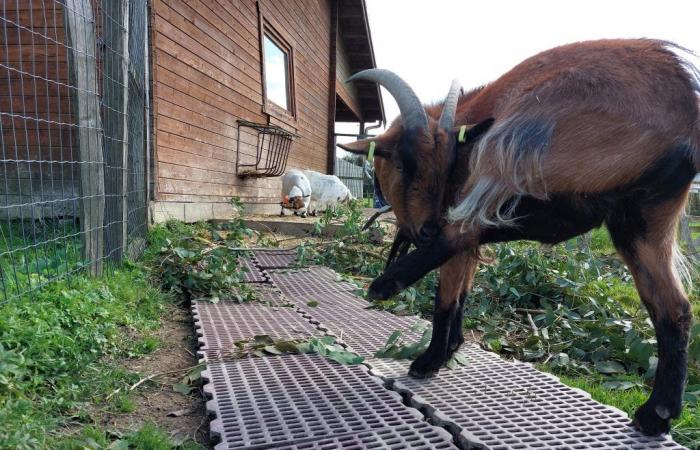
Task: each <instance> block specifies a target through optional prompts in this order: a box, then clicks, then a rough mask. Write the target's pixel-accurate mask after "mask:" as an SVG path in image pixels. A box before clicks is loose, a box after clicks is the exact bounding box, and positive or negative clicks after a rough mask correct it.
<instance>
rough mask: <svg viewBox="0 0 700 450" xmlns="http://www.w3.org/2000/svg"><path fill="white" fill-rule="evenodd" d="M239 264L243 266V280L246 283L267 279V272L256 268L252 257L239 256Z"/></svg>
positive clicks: (265, 280) (262, 281) (263, 281)
mask: <svg viewBox="0 0 700 450" xmlns="http://www.w3.org/2000/svg"><path fill="white" fill-rule="evenodd" d="M238 261H240V263H241V266H242V267H243V268H244V272H243V281H244V282H246V283H265V282H267V281H268V277H267V274H266V273H265V272H263V271H262V269H260V268H258V267H257V266H256V265H255V263H254V262H253V260H252V259H250V258H239V259H238Z"/></svg>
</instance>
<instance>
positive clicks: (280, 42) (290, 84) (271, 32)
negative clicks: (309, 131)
mask: <svg viewBox="0 0 700 450" xmlns="http://www.w3.org/2000/svg"><path fill="white" fill-rule="evenodd" d="M258 20H259V30H260V33H259V34H260V70H261V75H262V77H261V84H262V97H263V102H262V103H263V105H262V110H263V112H264V113H265V114H269V115H272V116H275V117H276V118H278V119H281V120H286V121H290V120H291V121H295V120H296V95H295V89H294V71H295V69H294V47H292V46H291V45H290V44H289V41H288V40H287V39H285V37H284V36H283V35H282V34H281V33H279V32H278V31H277V30H276V29H275V28H274V27H273V26H272V24H271V23H270V22H269V21H268V20H266V19H265V17H264V15H263V12H262V8H260V2H258ZM265 37H267V38H268V39H270V41H272V43H273V44H275V45H276V46H277V47H278V48H279V49H280V50H282V51H283V52H284V53H285V54H286V56H287V103H288V105H287V106H288V108H289V109H285V108H284V107H283V106H281V105H278V104H277V103H275V102H274V101H272V100H270V99H268V98H267V86H266V84H267V83H266V77H265V75H266V72H265Z"/></svg>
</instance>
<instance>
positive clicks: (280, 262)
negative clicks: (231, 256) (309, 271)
mask: <svg viewBox="0 0 700 450" xmlns="http://www.w3.org/2000/svg"><path fill="white" fill-rule="evenodd" d="M253 258H254V260H255V264H256V265H257V266H258V267H259V268H261V269H285V268H287V267H290V266H292V265H294V263H295V262H296V260H297V251H296V249H288V250H282V249H280V250H255V251H253Z"/></svg>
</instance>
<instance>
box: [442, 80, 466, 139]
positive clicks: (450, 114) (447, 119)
mask: <svg viewBox="0 0 700 450" xmlns="http://www.w3.org/2000/svg"><path fill="white" fill-rule="evenodd" d="M460 90H461V86H460V85H459V81H457V80H452V85H451V86H450V92H448V93H447V97H446V98H445V104H444V105H443V107H442V114H440V120H439V122H438V126H439V127H440V128H442V129H443V130H451V129H452V127H453V126H454V123H455V114H456V112H457V101H458V100H459V91H460Z"/></svg>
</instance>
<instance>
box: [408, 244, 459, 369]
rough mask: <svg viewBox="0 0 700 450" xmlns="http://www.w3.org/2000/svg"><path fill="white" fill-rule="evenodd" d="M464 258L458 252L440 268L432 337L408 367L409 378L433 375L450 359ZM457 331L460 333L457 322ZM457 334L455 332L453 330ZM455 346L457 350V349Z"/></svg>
mask: <svg viewBox="0 0 700 450" xmlns="http://www.w3.org/2000/svg"><path fill="white" fill-rule="evenodd" d="M468 258H469V257H468V256H467V254H466V253H460V254H458V255H456V256H453V257H452V258H450V259H449V260H448V261H447V262H446V263H445V264H443V265H442V266H441V267H440V281H439V285H438V292H437V294H436V296H435V309H434V311H433V335H432V338H431V340H430V345H429V346H428V348H427V350H426V351H425V352H424V353H423V354H422V355H420V356H419V357H418V358H416V360H415V361H413V363H412V364H411V368H410V370H409V375H411V376H412V377H415V378H428V377H432V376H433V375H435V374H436V373H437V372H438V371H439V370H440V367H442V366H443V364H445V363H446V362H447V360H448V358H449V357H450V356H451V354H452V353H454V352H450V351H449V350H448V349H449V346H450V341H451V337H452V332H451V329H452V327H453V325H454V322H455V319H456V318H457V316H458V312H459V310H460V294H461V292H462V285H463V280H464V278H465V266H466V264H467V260H468ZM458 328H459V329H460V330H461V319H460V324H459V325H458ZM457 333H459V330H458V331H457ZM460 344H461V342H460V343H459V344H457V348H458V347H459V345H460Z"/></svg>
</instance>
